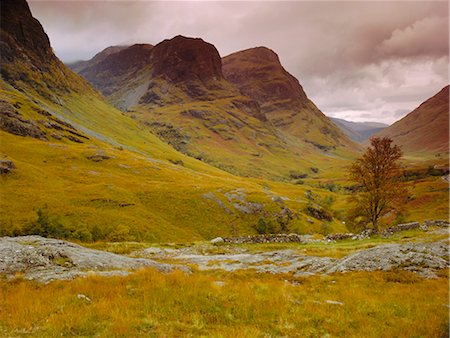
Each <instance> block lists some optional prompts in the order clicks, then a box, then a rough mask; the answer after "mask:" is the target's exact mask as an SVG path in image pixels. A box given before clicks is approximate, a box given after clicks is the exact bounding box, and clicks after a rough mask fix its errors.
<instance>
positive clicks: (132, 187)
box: [0, 0, 343, 242]
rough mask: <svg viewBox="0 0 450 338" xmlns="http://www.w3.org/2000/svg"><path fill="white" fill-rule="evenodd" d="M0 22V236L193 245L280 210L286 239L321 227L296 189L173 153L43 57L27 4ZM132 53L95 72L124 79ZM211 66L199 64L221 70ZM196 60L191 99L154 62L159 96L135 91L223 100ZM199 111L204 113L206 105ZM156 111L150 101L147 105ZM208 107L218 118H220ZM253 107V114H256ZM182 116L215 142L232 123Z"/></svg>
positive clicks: (183, 84)
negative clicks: (209, 129)
mask: <svg viewBox="0 0 450 338" xmlns="http://www.w3.org/2000/svg"><path fill="white" fill-rule="evenodd" d="M0 14H1V18H0V24H1V32H0V33H1V43H0V49H1V50H0V52H1V53H0V55H1V65H0V66H1V67H0V69H1V79H0V94H1V95H0V139H1V142H0V168H1V170H0V180H1V185H0V186H1V189H0V224H1V226H0V236H5V235H6V236H15V235H21V234H30V233H34V234H35V233H38V234H44V235H46V236H53V237H63V238H72V239H76V240H78V241H91V240H107V241H122V240H145V241H158V242H168V241H192V240H199V239H211V238H214V237H217V236H227V235H239V234H252V233H255V229H254V225H255V224H257V223H258V220H259V219H260V218H261V217H265V218H267V219H273V220H274V222H276V221H277V220H278V219H281V218H282V217H284V216H283V215H286V212H289V213H293V215H294V216H295V217H294V218H293V219H292V220H291V221H290V222H289V229H291V230H292V231H297V232H298V231H302V232H304V233H307V232H317V231H319V230H320V229H321V228H322V221H320V220H317V219H314V220H313V221H312V223H310V222H307V223H305V222H304V220H305V219H306V217H307V216H306V214H305V212H304V211H303V208H304V202H303V201H300V200H297V196H303V195H304V194H305V190H306V188H305V187H304V186H301V185H291V184H287V183H281V182H269V181H261V180H256V179H251V178H243V177H238V176H233V175H230V174H228V173H226V172H224V171H222V170H219V169H217V168H215V167H212V166H210V165H208V164H206V163H204V162H202V161H199V160H196V159H194V158H192V157H189V156H185V155H184V154H182V153H180V152H178V151H176V150H175V149H174V148H173V147H171V146H170V145H168V144H167V143H165V142H163V141H161V140H160V138H158V137H156V136H155V135H154V134H152V133H151V132H149V130H148V128H147V127H145V126H144V125H143V124H142V123H138V122H137V121H136V120H134V119H132V118H131V117H130V116H127V114H125V113H124V112H122V111H119V110H117V109H116V108H114V107H113V106H112V105H110V104H109V103H107V102H106V101H105V98H104V97H103V96H102V95H101V94H100V93H99V92H98V91H96V90H94V89H93V88H92V87H91V85H90V84H89V83H88V82H86V81H85V80H84V79H83V78H81V77H80V76H79V75H77V74H75V73H74V72H72V71H71V70H70V69H69V68H68V67H66V66H65V65H64V64H63V63H62V62H61V61H60V60H59V59H58V58H57V57H56V56H55V55H54V54H53V51H52V48H51V45H50V41H49V38H48V36H47V35H46V34H45V32H44V29H43V28H42V26H41V24H40V23H39V22H38V21H37V20H36V19H35V18H33V16H32V14H31V12H30V9H29V7H28V5H27V3H26V2H25V1H23V0H3V1H2V2H1V11H0ZM156 47H157V46H155V47H154V48H155V49H156ZM163 47H164V45H163ZM130 48H131V49H129V50H128V53H129V54H125V57H119V58H117V59H116V58H114V60H112V61H106V60H107V59H108V57H110V56H112V55H117V54H119V53H120V52H121V51H119V52H117V53H114V54H110V55H109V56H106V57H105V58H104V60H103V61H105V63H104V65H109V66H110V67H111V69H108V68H105V72H112V73H113V74H116V73H114V72H116V71H117V73H120V72H125V73H127V72H130V74H131V73H133V72H134V71H135V69H134V68H133V67H134V66H133V65H134V64H135V61H136V60H133V59H132V56H133V55H139V56H140V57H142V55H145V53H146V51H147V50H148V49H150V47H149V46H147V47H146V46H143V45H138V46H134V47H133V46H132V47H130ZM209 49H210V50H211V48H209ZM123 51H125V49H124V50H123ZM161 53H162V56H161V57H164V58H170V55H171V53H172V51H171V49H170V48H167V46H166V47H164V49H161ZM192 53H194V57H195V50H194V51H190V52H189V53H187V55H185V56H184V57H186V58H187V59H188V60H189V59H191V58H192ZM129 57H131V58H129ZM211 57H212V58H213V59H212V60H209V59H208V58H206V59H201V60H204V62H206V63H207V62H210V61H213V62H216V63H217V62H220V58H219V59H217V57H216V56H214V55H211ZM130 60H131V61H133V62H131V64H132V65H131V66H130V65H129V64H128V63H127V61H130ZM208 60H209V61H208ZM103 61H101V62H99V63H98V64H100V63H102V62H103ZM152 62H153V61H152ZM154 62H155V64H157V60H155V61H154ZM202 62H203V61H202ZM202 62H200V64H199V65H198V66H199V67H197V66H196V65H195V64H194V65H191V66H189V67H188V68H187V69H186V70H185V71H186V72H191V73H189V77H191V76H193V75H192V74H194V75H198V78H196V81H195V82H196V84H197V85H198V88H197V89H199V90H202V91H203V90H204V91H207V92H206V93H203V92H201V93H199V91H197V90H195V89H196V88H194V87H192V85H193V82H191V81H190V80H189V81H186V80H185V79H184V78H183V77H180V78H178V77H175V78H173V77H171V76H172V74H171V73H170V70H166V69H164V65H162V64H161V67H160V68H156V69H157V70H156V74H158V75H157V76H156V74H155V76H154V77H152V78H151V80H152V81H155V82H156V83H158V82H160V83H161V84H165V85H167V87H152V88H151V90H148V91H147V89H148V87H146V88H144V89H145V91H144V92H145V93H147V92H148V93H151V91H155V90H156V88H157V90H158V91H159V93H161V94H163V93H164V91H170V95H168V97H170V98H173V97H175V98H176V97H178V95H179V97H180V98H183V99H185V98H186V97H190V98H197V97H198V95H201V96H202V97H204V96H203V95H205V94H208V95H209V94H211V92H212V91H214V90H217V92H218V93H221V95H224V94H225V93H226V94H229V93H230V91H229V90H225V89H226V88H230V87H232V86H231V84H229V83H228V82H227V81H225V80H224V79H222V78H221V79H218V80H217V81H216V80H215V79H214V77H217V76H219V75H220V69H218V68H216V70H214V69H213V70H214V71H215V72H216V73H214V72H212V73H211V72H210V70H209V68H210V65H207V68H208V70H205V71H204V69H203V67H202V64H203V63H202ZM152 64H153V63H152ZM194 66H195V67H194ZM152 71H153V69H152ZM180 72H182V70H180ZM119 75H120V74H117V76H119ZM116 78H119V77H116ZM104 80H105V82H100V83H106V78H104ZM174 83H176V84H177V86H175V85H173V84H174ZM211 86H216V87H211ZM179 88H183V90H181V89H179ZM224 88H225V89H224ZM177 90H178V91H177ZM233 90H234V92H233V93H234V94H233V95H235V96H232V97H231V98H227V97H226V96H224V97H223V98H221V99H220V100H219V102H231V101H233V100H234V99H236V98H240V99H241V102H244V103H241V106H244V107H245V102H248V105H249V106H250V107H253V106H251V105H252V104H254V103H252V102H253V101H251V100H250V99H249V98H246V97H244V96H239V95H241V94H240V93H239V92H238V91H237V90H236V89H233ZM236 96H237V97H236ZM147 99H148V100H149V101H151V99H150V98H147ZM160 99H164V97H161V98H160ZM227 100H228V101H227ZM200 102H201V103H198V104H199V105H205V106H207V103H208V102H207V101H200ZM236 102H238V101H236ZM161 103H162V102H161V101H158V100H157V101H156V103H155V104H154V106H155V107H159V105H160V104H161ZM196 104H197V103H196ZM237 104H239V103H237ZM225 105H226V104H225ZM174 107H177V104H174ZM221 107H224V105H222V106H221ZM169 108H170V109H174V108H172V107H169ZM170 109H169V111H170ZM216 109H217V110H218V111H219V112H220V113H223V114H224V116H228V115H227V114H228V112H227V111H228V110H227V111H226V110H225V108H220V109H223V110H220V109H218V108H216ZM233 109H235V108H232V107H230V109H229V111H233ZM248 109H249V110H250V108H248ZM251 109H253V110H251V112H257V111H258V107H257V105H255V106H254V108H251ZM185 110H187V113H185V115H181V116H182V118H185V117H186V119H187V120H190V119H193V118H192V116H199V117H201V121H206V123H210V125H209V126H211V125H214V126H215V128H217V132H218V133H219V132H222V130H221V127H220V126H218V124H219V123H222V122H223V123H228V122H229V121H231V119H229V120H225V119H224V120H223V121H216V120H214V119H213V118H215V117H216V116H217V115H216V116H214V117H211V118H210V119H208V117H209V116H212V115H213V113H211V115H208V114H210V111H211V110H210V109H209V106H207V107H206V108H205V107H203V106H201V107H199V108H198V110H194V108H192V107H191V108H187V109H186V108H185V109H183V111H185ZM158 113H161V111H159V112H158ZM189 114H191V115H189ZM201 114H202V115H201ZM241 120H242V121H246V120H251V121H252V124H255V125H256V124H257V123H260V124H259V127H258V128H261V129H262V131H263V132H267V130H268V129H264V128H265V127H264V128H263V125H264V123H265V122H263V121H260V120H258V119H257V118H256V117H251V116H249V117H245V116H244V117H239V116H238V117H235V118H234V120H232V121H234V122H235V123H236V125H237V126H236V127H235V128H238V127H239V128H241V129H244V128H245V127H243V125H244V122H241ZM257 121H259V122H257ZM157 123H159V125H163V122H160V121H158V122H157ZM202 123H203V122H202ZM213 123H216V124H213ZM196 131H197V133H200V131H199V130H196ZM255 133H257V131H256V129H255ZM172 134H173V135H175V138H177V137H178V134H177V130H175V129H171V128H169V127H167V133H166V134H165V135H166V137H168V138H170V137H169V136H167V135H172ZM251 136H252V137H254V138H255V139H256V140H259V139H260V137H259V135H252V134H251ZM183 137H185V136H184V135H183ZM261 139H263V140H264V135H262V136H261ZM222 142H224V141H222ZM214 151H217V148H215V149H214ZM255 162H256V161H255ZM254 165H255V166H257V165H258V164H257V163H255V164H254ZM313 189H314V188H313ZM281 197H283V198H285V199H286V201H287V202H286V203H285V202H284V199H282V198H281ZM289 215H290V214H289ZM280 217H281V218H280ZM283 219H284V218H283ZM329 226H331V228H332V229H337V230H342V229H343V226H342V224H341V223H340V222H338V221H335V220H333V221H332V222H331V223H328V222H327V228H328V227H329Z"/></svg>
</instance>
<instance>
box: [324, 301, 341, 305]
mask: <svg viewBox="0 0 450 338" xmlns="http://www.w3.org/2000/svg"><path fill="white" fill-rule="evenodd" d="M325 303H327V304H332V305H344V303H342V302H338V301H336V300H326V301H325Z"/></svg>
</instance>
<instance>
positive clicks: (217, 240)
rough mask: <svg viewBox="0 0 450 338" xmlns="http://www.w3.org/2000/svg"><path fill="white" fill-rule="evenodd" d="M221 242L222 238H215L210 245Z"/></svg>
mask: <svg viewBox="0 0 450 338" xmlns="http://www.w3.org/2000/svg"><path fill="white" fill-rule="evenodd" d="M223 242H224V240H223V238H222V237H216V238H214V239H212V240H211V242H210V243H211V244H217V243H223Z"/></svg>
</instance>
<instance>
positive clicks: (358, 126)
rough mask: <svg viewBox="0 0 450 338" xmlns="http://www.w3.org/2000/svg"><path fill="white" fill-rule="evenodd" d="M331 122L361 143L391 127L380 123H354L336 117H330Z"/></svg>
mask: <svg viewBox="0 0 450 338" xmlns="http://www.w3.org/2000/svg"><path fill="white" fill-rule="evenodd" d="M330 120H331V121H332V122H333V123H334V124H335V125H337V126H338V127H339V128H340V129H341V130H342V132H343V133H344V134H345V135H347V136H348V137H350V138H351V139H352V140H353V141H356V142H359V143H361V142H364V141H365V140H367V139H368V138H369V137H371V136H372V135H374V134H376V133H378V132H380V131H382V130H383V129H385V128H387V127H389V125H388V124H384V123H379V122H353V121H347V120H344V119H338V118H336V117H330Z"/></svg>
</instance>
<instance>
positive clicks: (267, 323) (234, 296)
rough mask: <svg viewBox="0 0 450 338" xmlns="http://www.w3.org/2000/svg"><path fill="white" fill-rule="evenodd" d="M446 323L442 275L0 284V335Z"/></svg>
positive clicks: (245, 332) (274, 332)
mask: <svg viewBox="0 0 450 338" xmlns="http://www.w3.org/2000/svg"><path fill="white" fill-rule="evenodd" d="M217 281H221V282H223V283H224V284H223V285H222V284H218V283H216V282H217ZM79 294H83V295H85V296H87V297H89V298H90V300H91V301H89V300H86V299H83V298H81V299H80V298H79V297H78V295H79ZM327 301H335V302H341V303H342V304H330V303H329V302H327ZM448 324H449V323H448V279H447V277H446V276H445V275H444V274H443V276H442V277H441V278H439V279H435V280H424V279H422V278H419V277H417V276H415V275H413V274H411V273H406V272H391V273H382V272H372V273H368V272H361V273H351V274H343V275H334V276H325V277H324V276H322V277H319V276H317V277H310V278H306V279H293V278H292V277H289V276H281V277H280V276H271V275H256V274H251V273H237V274H236V273H235V274H228V273H198V272H197V273H194V274H192V275H186V274H183V273H182V272H174V273H172V274H169V275H163V274H160V273H158V272H155V271H153V270H142V271H140V272H138V273H136V274H133V275H130V276H129V277H125V278H123V277H112V278H102V277H97V276H91V277H89V278H86V279H77V280H74V281H59V282H53V283H51V284H48V285H41V284H37V283H34V282H30V281H24V280H15V281H5V280H4V281H1V282H0V335H3V336H27V335H32V336H38V337H55V336H70V335H77V336H98V337H126V336H127V337H137V336H150V337H153V336H154V337H184V336H195V337H197V336H208V337H258V336H289V337H319V336H342V337H425V336H426V337H443V336H446V335H448Z"/></svg>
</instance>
